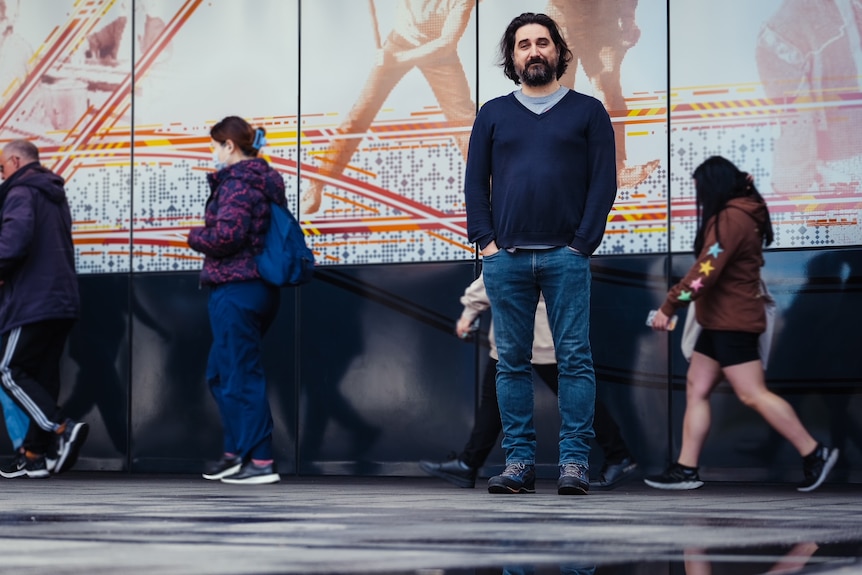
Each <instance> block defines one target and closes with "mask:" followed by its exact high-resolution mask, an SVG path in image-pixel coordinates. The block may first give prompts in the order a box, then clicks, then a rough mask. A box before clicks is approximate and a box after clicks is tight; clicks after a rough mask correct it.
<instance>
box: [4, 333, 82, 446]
mask: <svg viewBox="0 0 862 575" xmlns="http://www.w3.org/2000/svg"><path fill="white" fill-rule="evenodd" d="M74 324H75V320H74V319H52V320H46V321H40V322H37V323H32V324H28V325H24V326H20V327H16V328H13V329H12V330H10V331H8V332H6V333H4V334H3V335H2V338H0V353H2V355H0V358H2V359H0V382H2V384H3V387H4V388H5V389H6V393H8V394H9V397H11V398H12V399H13V400H14V401H15V403H17V404H18V405H19V406H20V407H21V409H23V410H24V411H25V412H26V413H27V414H28V415H29V416H30V426H29V428H28V430H27V436H26V437H25V438H24V448H25V449H27V450H29V451H32V452H33V453H39V454H42V453H46V452H47V451H48V448H49V447H50V446H51V442H53V441H54V435H55V431H56V430H57V428H58V427H59V426H60V424H61V423H62V421H60V420H59V418H60V408H59V407H58V405H57V400H58V398H59V396H60V357H61V356H62V354H63V348H64V346H65V345H66V339H67V338H68V336H69V332H70V331H71V330H72V326H73V325H74Z"/></svg>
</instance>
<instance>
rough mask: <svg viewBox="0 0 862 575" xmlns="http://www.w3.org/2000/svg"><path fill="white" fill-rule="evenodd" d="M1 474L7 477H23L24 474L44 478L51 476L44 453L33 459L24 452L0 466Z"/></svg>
mask: <svg viewBox="0 0 862 575" xmlns="http://www.w3.org/2000/svg"><path fill="white" fill-rule="evenodd" d="M0 475H2V476H3V477H6V478H12V477H21V476H22V475H26V476H27V477H33V478H44V477H49V476H50V475H51V473H50V472H49V471H48V467H47V466H46V465H45V456H44V455H39V456H37V457H36V458H34V459H31V458H29V457H27V456H26V455H24V453H19V454H18V455H16V456H15V459H13V460H12V461H10V462H9V463H6V464H5V465H3V466H2V467H0Z"/></svg>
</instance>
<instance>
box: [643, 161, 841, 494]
mask: <svg viewBox="0 0 862 575" xmlns="http://www.w3.org/2000/svg"><path fill="white" fill-rule="evenodd" d="M694 182H695V189H696V197H695V201H696V204H697V210H698V228H697V232H696V234H695V239H694V253H695V255H696V256H697V260H696V261H695V262H694V265H692V267H691V269H690V270H689V271H688V273H687V274H686V275H685V277H684V278H682V280H680V282H679V283H677V284H676V285H675V286H673V287H672V288H671V289H670V291H669V292H668V294H667V299H666V300H665V302H664V303H663V304H662V306H661V308H660V309H659V310H658V312H657V314H656V316H655V318H654V319H653V320H652V327H653V329H655V330H660V331H663V330H667V329H668V324H669V318H670V316H672V315H673V313H674V310H677V309H681V308H683V307H685V306H687V305H688V304H689V303H691V302H692V301H697V306H696V307H695V317H696V318H697V321H698V323H700V325H701V326H702V328H703V329H702V331H701V333H700V335H699V336H698V338H697V342H696V343H695V344H694V353H692V356H691V364H690V365H689V368H688V373H687V374H686V405H685V415H684V416H683V431H682V447H681V449H680V454H679V459H678V460H677V461H676V463H674V464H673V465H671V466H670V467H669V468H668V469H667V470H666V471H665V472H664V473H662V474H661V475H657V476H654V477H647V478H646V479H644V481H645V482H646V484H647V485H649V486H650V487H655V488H657V489H697V488H698V487H700V486H702V485H703V481H701V480H700V477H699V476H698V473H697V463H698V458H699V457H700V451H701V448H702V447H703V443H704V441H705V440H706V436H707V433H708V432H709V425H710V410H709V396H710V394H711V393H712V390H713V389H715V386H716V385H718V383H719V382H720V381H721V380H722V378H725V379H727V381H728V382H729V383H730V386H731V388H733V391H734V393H736V395H737V397H739V399H740V400H741V401H742V402H743V403H744V404H745V405H747V406H749V407H751V408H752V409H754V410H755V411H757V412H758V413H759V414H760V415H761V416H762V417H763V418H764V419H765V420H766V422H767V423H769V425H771V426H772V427H773V428H774V429H775V431H777V432H778V433H780V434H781V435H782V436H784V437H785V438H786V439H787V440H788V441H789V442H790V443H792V444H793V447H795V448H796V450H797V451H799V454H800V455H802V457H803V460H802V468H803V474H804V480H803V482H802V483H801V484H800V485H799V486H798V487H797V489H798V490H799V491H813V490H814V489H817V488H818V487H819V486H820V484H821V483H823V481H824V480H825V479H826V477H827V476H828V475H829V472H830V471H831V470H832V467H833V466H834V465H835V462H836V461H837V460H838V450H837V449H830V448H829V447H826V446H824V445H823V444H821V443H818V442H817V440H816V439H814V438H813V437H812V436H811V434H810V433H808V431H807V430H806V429H805V427H804V426H803V425H802V422H800V421H799V417H798V416H797V415H796V412H795V411H794V410H793V407H791V405H790V404H789V403H787V401H785V400H784V399H783V398H781V397H779V396H778V395H776V394H774V393H772V392H771V391H769V389H767V387H766V383H765V376H764V373H763V362H762V361H761V357H760V351H759V349H758V338H759V336H760V334H761V333H762V332H763V331H764V330H765V329H766V309H765V306H764V300H763V294H762V291H761V280H760V268H761V267H762V266H763V246H764V244H765V245H767V246H768V245H769V244H771V243H772V239H773V233H772V222H771V221H770V218H769V210H768V209H767V208H766V202H765V201H764V200H763V197H761V195H760V193H759V192H758V191H757V188H755V186H754V182H753V180H752V178H751V176H750V175H749V174H747V173H745V172H742V171H740V170H739V169H738V168H737V167H736V166H734V165H733V164H732V163H731V162H730V161H729V160H727V159H725V158H722V157H721V156H713V157H711V158H709V159H708V160H706V161H705V162H704V163H702V164H701V165H700V166H698V167H697V169H696V170H695V171H694Z"/></svg>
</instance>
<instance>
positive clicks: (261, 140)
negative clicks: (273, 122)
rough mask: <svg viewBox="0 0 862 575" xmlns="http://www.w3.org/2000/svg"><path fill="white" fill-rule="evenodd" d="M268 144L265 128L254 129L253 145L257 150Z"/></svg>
mask: <svg viewBox="0 0 862 575" xmlns="http://www.w3.org/2000/svg"><path fill="white" fill-rule="evenodd" d="M265 145H266V133H265V132H264V131H263V128H258V129H256V130H255V131H254V143H253V144H252V145H251V147H252V148H254V149H255V150H259V149H261V148H262V147H264V146H265Z"/></svg>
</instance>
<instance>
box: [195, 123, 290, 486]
mask: <svg viewBox="0 0 862 575" xmlns="http://www.w3.org/2000/svg"><path fill="white" fill-rule="evenodd" d="M210 136H211V137H212V146H213V162H214V163H215V166H216V169H217V171H216V172H215V173H210V174H207V182H208V183H209V187H210V190H211V193H210V196H209V199H208V200H207V203H206V215H205V223H204V226H203V227H199V228H193V229H192V230H191V231H190V232H189V237H188V242H189V246H191V248H192V249H193V250H195V251H197V252H201V253H202V254H204V266H203V270H202V272H201V284H202V285H204V286H207V287H208V288H209V316H210V326H211V329H212V334H213V343H212V347H211V349H210V354H209V360H208V363H207V370H206V378H207V382H208V384H209V387H210V391H211V392H212V395H213V398H214V399H215V401H216V404H217V405H218V409H219V413H220V415H221V420H222V426H223V432H224V452H223V454H222V457H221V459H220V460H219V461H217V462H215V463H214V464H212V465H210V466H208V468H207V470H206V472H205V473H204V474H203V476H204V478H205V479H210V480H221V481H222V482H223V483H235V484H266V483H276V482H278V481H279V479H280V478H279V475H278V473H277V472H276V470H275V464H274V461H273V453H272V414H271V412H270V408H269V401H268V399H267V394H266V376H265V374H264V372H263V365H262V362H261V352H260V350H261V340H262V339H263V336H264V334H265V333H266V331H267V330H268V329H269V326H270V324H271V323H272V321H273V319H274V318H275V315H276V312H277V311H278V306H279V301H280V293H279V289H278V288H277V287H274V286H272V285H270V284H268V283H266V282H264V281H263V279H261V277H260V274H259V273H258V270H257V264H256V263H255V256H257V255H258V254H260V252H261V251H262V249H263V243H264V236H265V235H266V230H267V228H268V226H269V221H270V215H271V213H272V208H271V207H270V204H271V203H277V204H280V205H282V206H286V205H287V200H286V198H285V195H284V179H283V178H282V177H281V175H279V173H278V172H276V171H275V170H274V169H273V168H272V167H270V165H269V164H268V163H267V162H266V161H265V160H264V159H263V158H259V157H257V155H258V151H259V150H260V148H261V147H262V146H263V145H264V144H265V136H266V131H265V130H264V129H263V128H257V129H254V128H252V127H251V126H250V125H249V124H248V123H247V122H246V121H245V120H243V119H242V118H239V117H237V116H228V117H226V118H224V119H223V120H221V121H220V122H219V123H217V124H216V125H215V126H213V127H212V129H211V130H210Z"/></svg>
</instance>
